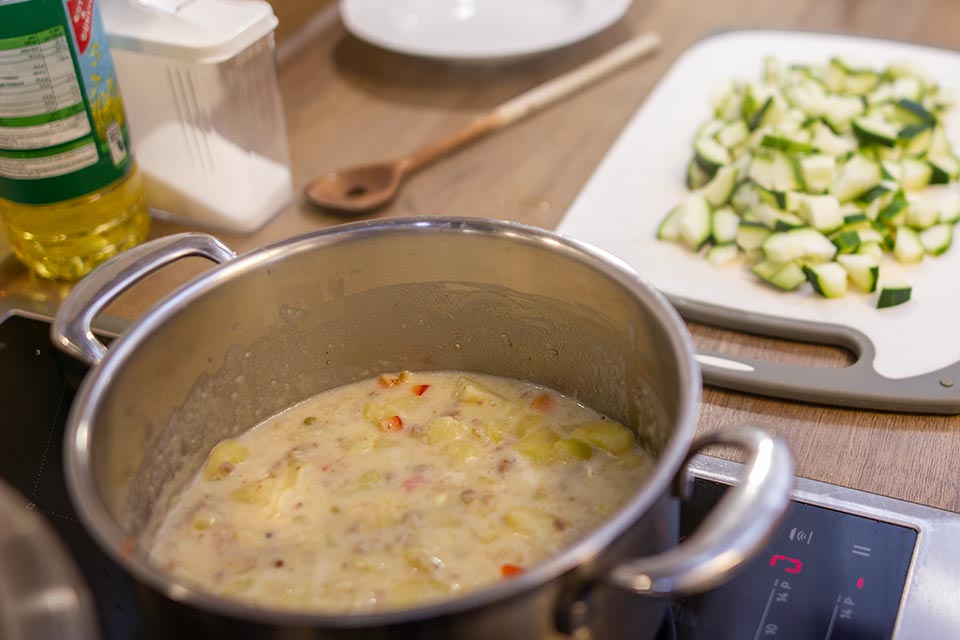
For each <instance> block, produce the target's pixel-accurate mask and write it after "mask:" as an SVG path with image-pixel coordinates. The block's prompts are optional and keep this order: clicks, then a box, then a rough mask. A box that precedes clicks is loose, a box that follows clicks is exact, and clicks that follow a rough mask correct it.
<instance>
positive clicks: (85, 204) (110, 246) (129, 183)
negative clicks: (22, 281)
mask: <svg viewBox="0 0 960 640" xmlns="http://www.w3.org/2000/svg"><path fill="white" fill-rule="evenodd" d="M0 223H2V227H3V230H4V232H5V233H6V235H7V239H8V241H9V244H10V247H11V249H12V250H13V252H14V254H15V255H16V256H17V257H18V258H19V259H20V260H21V261H22V262H23V263H24V264H26V265H27V266H28V267H29V268H30V269H31V270H32V271H33V272H34V273H36V274H37V275H39V276H41V277H43V278H55V279H63V280H76V279H78V278H80V277H82V276H83V275H84V274H86V273H87V272H89V271H90V270H91V269H93V268H94V267H95V266H97V265H98V264H100V263H101V262H103V261H105V260H107V259H108V258H110V257H111V256H113V255H115V254H116V253H118V252H120V251H123V250H124V249H127V248H129V247H132V246H134V245H136V244H138V243H140V242H142V241H143V240H144V239H145V238H146V235H147V230H148V228H149V225H150V218H149V214H148V212H147V205H146V201H145V199H144V195H143V186H142V179H141V176H140V173H139V172H138V170H137V166H136V163H135V161H134V157H133V153H132V151H131V149H130V141H129V132H128V128H127V118H126V114H125V112H124V108H123V101H122V99H121V97H120V91H119V87H118V83H117V79H116V73H115V70H114V66H113V61H112V59H111V57H110V50H109V45H108V42H107V38H106V33H105V31H104V28H103V22H102V19H101V16H100V8H99V5H98V3H97V2H96V0H83V1H82V2H75V1H73V0H0Z"/></svg>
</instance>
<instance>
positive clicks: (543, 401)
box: [530, 393, 553, 411]
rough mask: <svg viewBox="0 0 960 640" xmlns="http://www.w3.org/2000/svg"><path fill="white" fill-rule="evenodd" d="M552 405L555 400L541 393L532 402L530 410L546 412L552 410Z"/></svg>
mask: <svg viewBox="0 0 960 640" xmlns="http://www.w3.org/2000/svg"><path fill="white" fill-rule="evenodd" d="M551 404H553V400H551V398H550V396H549V395H547V394H546V393H541V394H540V395H538V396H537V397H536V398H534V399H533V400H532V401H531V402H530V408H531V409H536V410H537V411H546V410H547V409H549V408H550V405H551Z"/></svg>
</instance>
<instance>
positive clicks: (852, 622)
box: [673, 478, 917, 640]
mask: <svg viewBox="0 0 960 640" xmlns="http://www.w3.org/2000/svg"><path fill="white" fill-rule="evenodd" d="M726 488H727V485H726V484H723V483H720V482H715V481H712V480H706V479H703V478H698V479H696V480H695V482H694V487H693V495H692V498H691V500H690V501H689V502H687V503H686V504H684V506H683V508H682V510H681V514H682V515H681V536H683V535H686V534H689V533H691V532H693V531H695V530H696V528H697V526H699V524H700V521H701V520H703V518H704V517H705V516H706V514H707V513H709V511H710V509H711V508H712V507H713V505H715V504H716V502H717V500H719V498H720V496H722V495H723V492H724V491H725V490H726ZM916 541H917V532H916V530H914V529H911V528H908V527H904V526H899V525H894V524H890V523H887V522H880V521H878V520H875V519H871V518H866V517H862V516H856V515H852V514H849V513H842V512H840V511H834V510H831V509H826V508H823V507H818V506H813V505H810V504H804V503H798V502H795V503H794V504H793V505H792V510H791V513H790V515H789V517H788V519H787V521H786V524H785V525H784V526H783V527H782V528H781V530H780V533H779V534H778V535H777V536H776V537H775V538H774V539H773V541H772V542H771V543H770V544H768V545H767V547H766V548H765V549H764V551H763V552H762V553H761V554H760V556H759V557H758V558H757V559H756V560H755V561H754V562H753V563H752V564H751V565H750V566H749V568H747V569H746V570H745V571H744V572H743V573H741V574H739V575H738V576H737V577H736V578H734V579H733V580H732V581H731V582H729V583H727V584H726V585H724V586H722V587H720V588H719V589H717V590H715V591H713V592H711V593H710V594H709V595H706V596H700V597H692V598H687V599H685V600H682V601H680V602H678V603H676V604H675V605H674V607H673V614H674V624H675V626H676V629H677V637H678V638H682V639H690V640H701V639H702V640H708V639H709V640H713V639H715V638H746V639H751V638H752V639H755V640H761V639H763V640H873V639H877V640H882V639H884V638H889V637H891V636H892V635H893V631H894V625H895V623H896V619H897V611H898V610H899V608H900V600H901V596H902V595H903V589H904V585H905V583H906V579H907V572H908V570H909V568H910V563H911V561H912V559H913V555H914V549H915V546H916Z"/></svg>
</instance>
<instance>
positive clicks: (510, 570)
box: [500, 562, 523, 578]
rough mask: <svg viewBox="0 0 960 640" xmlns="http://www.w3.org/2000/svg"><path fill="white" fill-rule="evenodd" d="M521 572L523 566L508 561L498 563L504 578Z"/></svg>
mask: <svg viewBox="0 0 960 640" xmlns="http://www.w3.org/2000/svg"><path fill="white" fill-rule="evenodd" d="M521 573H523V567H518V566H517V565H515V564H511V563H509V562H505V563H503V564H502V565H500V575H502V576H503V577H504V578H513V577H514V576H518V575H520V574H521Z"/></svg>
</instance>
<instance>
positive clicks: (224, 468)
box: [203, 440, 250, 480]
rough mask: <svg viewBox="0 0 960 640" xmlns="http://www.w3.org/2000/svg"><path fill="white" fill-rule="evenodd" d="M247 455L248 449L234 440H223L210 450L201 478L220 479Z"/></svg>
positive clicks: (229, 472) (248, 453)
mask: <svg viewBox="0 0 960 640" xmlns="http://www.w3.org/2000/svg"><path fill="white" fill-rule="evenodd" d="M248 457H250V451H248V450H247V448H246V447H245V446H243V445H242V444H240V443H239V442H237V441H236V440H224V441H223V442H221V443H220V444H218V445H217V446H215V447H214V448H213V451H211V452H210V457H209V458H208V459H207V464H206V466H205V467H204V468H203V478H204V479H205V480H222V479H224V478H226V477H227V476H228V475H230V474H231V473H232V472H233V470H234V468H236V466H237V465H238V464H240V463H241V462H243V461H244V460H246V459H247V458H248Z"/></svg>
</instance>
